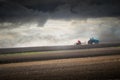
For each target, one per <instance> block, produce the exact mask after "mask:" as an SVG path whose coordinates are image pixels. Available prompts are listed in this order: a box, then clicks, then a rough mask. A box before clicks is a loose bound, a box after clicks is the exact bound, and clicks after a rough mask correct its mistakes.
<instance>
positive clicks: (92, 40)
mask: <svg viewBox="0 0 120 80" xmlns="http://www.w3.org/2000/svg"><path fill="white" fill-rule="evenodd" d="M98 43H99V40H98V39H95V38H90V40H88V44H98Z"/></svg>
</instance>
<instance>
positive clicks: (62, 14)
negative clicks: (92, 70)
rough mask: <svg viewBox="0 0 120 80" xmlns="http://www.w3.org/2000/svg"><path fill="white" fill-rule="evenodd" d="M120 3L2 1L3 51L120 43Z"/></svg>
mask: <svg viewBox="0 0 120 80" xmlns="http://www.w3.org/2000/svg"><path fill="white" fill-rule="evenodd" d="M119 35H120V0H0V48H4V47H22V46H24V47H27V46H51V45H73V44H74V43H75V42H76V41H77V40H78V39H80V40H81V41H82V42H87V41H88V39H89V38H90V37H95V38H98V39H99V40H100V41H101V42H120V36H119Z"/></svg>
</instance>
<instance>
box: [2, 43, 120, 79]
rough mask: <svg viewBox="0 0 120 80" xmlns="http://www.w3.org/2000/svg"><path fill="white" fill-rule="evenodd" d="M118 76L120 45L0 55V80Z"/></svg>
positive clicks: (105, 77) (107, 77) (113, 77)
mask: <svg viewBox="0 0 120 80" xmlns="http://www.w3.org/2000/svg"><path fill="white" fill-rule="evenodd" d="M90 46H95V45H90ZM97 46H98V45H97ZM77 47H82V46H77ZM119 75H120V47H119V46H117V47H114V46H109V47H103V48H102V47H101V48H88V49H86V48H85V49H70V50H68V49H66V50H57V51H56V50H55V51H40V52H38V51H37V52H23V53H14V54H1V55H0V79H1V80H120V76H119Z"/></svg>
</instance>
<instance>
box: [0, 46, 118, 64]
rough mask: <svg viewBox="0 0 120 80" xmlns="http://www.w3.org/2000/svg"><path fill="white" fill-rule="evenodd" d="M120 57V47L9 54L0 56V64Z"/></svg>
mask: <svg viewBox="0 0 120 80" xmlns="http://www.w3.org/2000/svg"><path fill="white" fill-rule="evenodd" d="M110 55H120V47H108V48H92V49H81V50H66V51H48V52H39V53H38V54H29V53H28V54H26V55H21V54H17V55H14V54H10V55H1V56H0V64H6V63H17V62H31V61H46V60H56V59H70V58H87V57H97V56H110Z"/></svg>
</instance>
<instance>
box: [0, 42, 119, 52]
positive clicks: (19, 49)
mask: <svg viewBox="0 0 120 80" xmlns="http://www.w3.org/2000/svg"><path fill="white" fill-rule="evenodd" d="M118 46H120V43H106V44H94V45H69V46H44V47H17V48H1V49H0V54H8V53H12V54H13V53H18V52H20V53H21V52H40V51H59V50H76V49H90V48H106V47H118Z"/></svg>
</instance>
